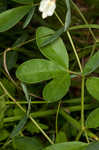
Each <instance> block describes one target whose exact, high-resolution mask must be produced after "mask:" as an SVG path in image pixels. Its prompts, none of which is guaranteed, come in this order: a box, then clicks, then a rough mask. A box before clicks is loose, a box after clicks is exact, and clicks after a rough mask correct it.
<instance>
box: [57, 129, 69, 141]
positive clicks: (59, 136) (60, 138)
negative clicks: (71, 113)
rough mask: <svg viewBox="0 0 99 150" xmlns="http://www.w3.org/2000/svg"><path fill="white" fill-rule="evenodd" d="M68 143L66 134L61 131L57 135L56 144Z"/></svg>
mask: <svg viewBox="0 0 99 150" xmlns="http://www.w3.org/2000/svg"><path fill="white" fill-rule="evenodd" d="M66 141H67V137H66V135H65V132H63V131H60V132H59V133H58V134H57V135H56V142H55V143H63V142H66Z"/></svg>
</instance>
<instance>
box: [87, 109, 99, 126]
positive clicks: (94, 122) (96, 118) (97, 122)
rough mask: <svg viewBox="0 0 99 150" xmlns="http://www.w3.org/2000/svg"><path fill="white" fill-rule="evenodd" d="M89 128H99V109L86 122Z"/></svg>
mask: <svg viewBox="0 0 99 150" xmlns="http://www.w3.org/2000/svg"><path fill="white" fill-rule="evenodd" d="M86 127H87V128H97V127H99V108H97V109H95V110H94V111H92V112H91V113H90V114H89V116H88V118H87V120H86Z"/></svg>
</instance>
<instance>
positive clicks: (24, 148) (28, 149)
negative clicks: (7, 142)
mask: <svg viewBox="0 0 99 150" xmlns="http://www.w3.org/2000/svg"><path fill="white" fill-rule="evenodd" d="M14 147H15V148H16V149H17V150H20V148H21V150H42V145H41V143H40V142H39V141H38V140H37V139H36V138H32V137H16V138H14Z"/></svg>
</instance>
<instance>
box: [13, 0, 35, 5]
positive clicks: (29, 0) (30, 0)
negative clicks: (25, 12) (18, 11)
mask: <svg viewBox="0 0 99 150" xmlns="http://www.w3.org/2000/svg"><path fill="white" fill-rule="evenodd" d="M12 1H14V2H17V3H20V4H30V3H33V1H34V0H12Z"/></svg>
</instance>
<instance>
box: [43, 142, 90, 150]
mask: <svg viewBox="0 0 99 150" xmlns="http://www.w3.org/2000/svg"><path fill="white" fill-rule="evenodd" d="M87 145H88V144H86V143H82V142H65V143H60V144H53V145H51V146H48V147H47V148H45V149H44V150H85V149H86V147H87Z"/></svg>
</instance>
